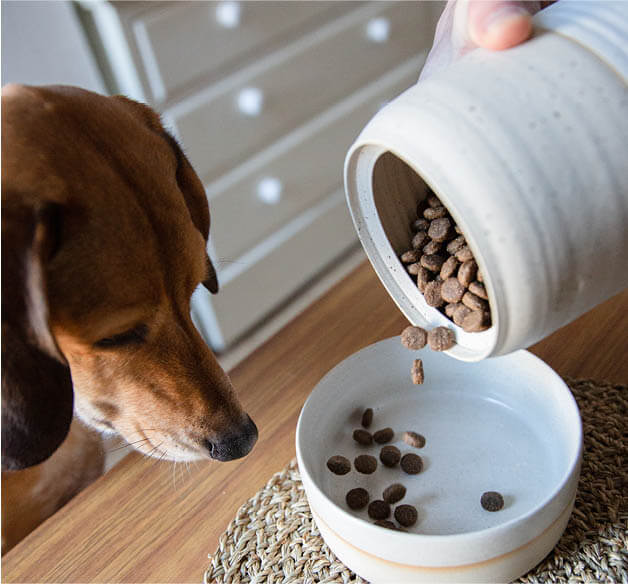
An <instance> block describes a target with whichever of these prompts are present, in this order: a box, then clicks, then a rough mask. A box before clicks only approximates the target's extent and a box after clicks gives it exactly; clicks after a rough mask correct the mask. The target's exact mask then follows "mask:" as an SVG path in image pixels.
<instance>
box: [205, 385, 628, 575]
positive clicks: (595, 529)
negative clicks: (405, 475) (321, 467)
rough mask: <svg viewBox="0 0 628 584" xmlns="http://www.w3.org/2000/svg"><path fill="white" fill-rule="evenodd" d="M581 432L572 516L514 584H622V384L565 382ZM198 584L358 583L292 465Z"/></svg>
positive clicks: (625, 401) (625, 430) (625, 548)
mask: <svg viewBox="0 0 628 584" xmlns="http://www.w3.org/2000/svg"><path fill="white" fill-rule="evenodd" d="M568 384H569V386H570V387H571V390H572V392H573V394H574V396H575V398H576V400H577V402H578V406H579V407H580V412H581V415H582V421H583V426H584V461H583V465H582V471H581V477H580V483H579V486H578V494H577V496H576V504H575V507H574V511H573V515H572V517H571V519H570V521H569V524H568V525H567V529H566V531H565V533H564V534H563V536H562V538H561V539H560V541H559V542H558V545H557V546H556V547H555V548H554V550H553V551H552V553H551V554H549V555H548V556H547V557H546V558H545V560H543V561H542V562H541V563H540V564H539V565H538V566H537V567H536V568H534V569H533V570H531V571H530V572H528V573H527V574H526V575H525V576H524V577H522V578H521V579H519V580H518V582H522V583H535V584H536V583H541V582H555V583H561V584H562V583H569V584H577V583H580V582H609V583H611V582H612V583H615V582H617V583H622V584H628V505H627V502H628V467H627V466H626V460H625V458H626V453H627V452H628V426H627V423H626V417H627V415H628V386H621V385H610V384H604V383H596V382H593V381H568ZM209 557H210V559H211V564H210V566H209V568H208V569H207V571H206V572H205V576H204V582H205V583H206V584H209V583H214V582H215V583H217V584H238V583H240V582H242V583H244V582H247V583H248V582H251V583H255V584H266V583H268V584H279V583H281V584H293V583H294V584H296V583H299V584H301V583H303V584H311V583H314V582H324V583H331V582H334V583H335V582H337V583H340V582H342V583H346V582H352V583H358V582H360V583H361V582H365V581H364V580H363V579H362V578H360V577H359V576H356V575H355V574H354V573H353V572H351V571H350V570H349V569H348V568H347V567H345V566H344V565H343V564H342V563H341V562H340V561H339V560H338V559H337V558H336V557H335V556H334V554H333V553H332V552H331V550H330V549H329V548H328V547H327V545H326V544H325V542H324V541H323V540H322V538H321V536H320V533H319V531H318V528H317V527H316V524H315V523H314V521H313V519H312V515H311V513H310V508H309V506H308V504H307V500H306V498H305V492H304V490H303V485H302V484H301V478H300V476H299V471H298V468H297V465H296V461H294V460H293V461H292V462H291V463H290V464H289V465H288V466H287V467H286V468H285V469H284V470H282V471H281V472H279V473H277V474H275V475H274V476H273V477H272V479H271V480H270V481H269V482H268V484H267V485H266V486H265V487H264V488H263V489H262V490H261V491H259V492H258V493H257V494H256V495H255V496H254V497H252V498H251V499H249V500H248V501H247V502H246V503H245V504H244V505H242V507H240V509H239V510H238V512H237V515H236V517H235V519H233V521H231V523H230V524H229V526H228V527H227V530H226V531H225V532H224V533H223V534H222V535H221V536H220V539H219V544H218V549H217V550H216V552H215V553H214V554H213V556H209Z"/></svg>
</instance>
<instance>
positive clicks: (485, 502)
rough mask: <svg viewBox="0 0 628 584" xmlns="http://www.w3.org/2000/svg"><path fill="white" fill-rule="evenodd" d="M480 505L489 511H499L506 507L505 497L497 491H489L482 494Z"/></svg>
mask: <svg viewBox="0 0 628 584" xmlns="http://www.w3.org/2000/svg"><path fill="white" fill-rule="evenodd" d="M480 504H481V505H482V507H483V508H484V509H486V510H487V511H499V510H500V509H502V508H503V506H504V497H502V495H501V493H498V492H497V491H487V492H486V493H483V494H482V497H481V498H480Z"/></svg>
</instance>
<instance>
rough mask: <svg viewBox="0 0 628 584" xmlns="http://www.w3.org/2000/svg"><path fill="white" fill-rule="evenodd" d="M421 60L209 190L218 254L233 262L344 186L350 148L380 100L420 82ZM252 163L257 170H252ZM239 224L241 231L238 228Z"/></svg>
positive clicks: (213, 241)
mask: <svg viewBox="0 0 628 584" xmlns="http://www.w3.org/2000/svg"><path fill="white" fill-rule="evenodd" d="M421 64H422V60H421V59H420V58H419V59H417V58H415V59H411V60H410V61H409V62H407V63H405V64H404V65H403V66H401V67H400V68H398V69H397V70H395V71H393V72H391V73H390V74H388V75H387V79H386V80H384V79H382V82H380V83H377V84H374V85H373V86H369V87H368V88H366V89H365V90H362V91H360V92H359V93H358V94H357V95H353V96H351V97H350V98H348V99H347V100H344V101H343V102H342V103H341V104H339V105H338V106H337V107H334V108H333V109H332V110H330V111H329V112H326V113H325V115H324V116H321V117H319V118H317V119H316V120H314V121H313V123H312V124H308V126H310V125H311V126H312V127H311V128H310V127H306V128H300V130H299V132H295V135H296V136H297V137H296V139H295V138H293V136H294V135H290V136H288V137H287V138H285V139H282V140H281V141H280V142H279V143H276V144H275V145H273V147H271V148H270V149H269V150H268V151H264V152H262V153H261V154H260V155H259V156H257V157H256V158H255V159H253V160H251V161H249V162H247V164H246V166H247V168H248V169H250V170H248V172H246V173H245V174H244V176H240V175H241V174H242V173H240V172H236V173H233V174H234V175H236V176H234V177H233V178H231V177H226V178H227V180H225V181H220V182H221V183H223V182H226V183H227V184H226V185H225V186H223V185H222V184H218V183H214V185H210V187H209V189H208V196H209V199H210V203H209V204H210V209H211V214H212V228H211V233H210V236H211V240H212V245H213V248H214V251H215V253H216V257H218V258H220V259H227V260H234V259H235V258H237V257H238V256H240V255H241V254H242V253H243V252H245V251H246V250H247V249H250V248H251V247H253V246H254V245H255V244H256V243H258V242H260V241H261V240H262V239H264V238H265V237H267V236H269V235H270V234H271V233H273V232H274V231H275V230H276V229H278V228H279V227H280V226H281V225H283V224H285V223H286V222H287V221H289V220H290V219H291V218H292V217H295V216H296V215H298V214H299V213H301V212H302V211H304V210H305V209H306V208H307V207H309V206H311V205H313V204H314V203H315V202H316V201H317V200H320V199H322V198H323V197H325V196H326V195H329V194H330V193H332V192H334V191H335V190H337V189H339V188H341V186H342V171H343V164H344V158H345V155H346V152H347V150H348V148H349V146H350V145H351V143H352V142H353V140H354V139H355V138H356V136H357V135H358V133H359V132H360V130H361V129H362V128H363V127H364V125H365V124H366V122H367V121H368V120H369V119H370V118H371V117H372V116H373V115H374V114H375V113H376V112H377V110H378V109H379V107H380V106H381V104H382V103H383V102H385V101H387V100H389V99H391V98H392V97H394V96H396V95H398V94H399V93H401V92H402V91H403V90H404V89H406V88H408V87H409V86H410V85H412V84H413V83H414V82H416V78H417V72H418V71H419V69H420V67H421ZM251 167H253V168H251ZM234 226H237V229H234Z"/></svg>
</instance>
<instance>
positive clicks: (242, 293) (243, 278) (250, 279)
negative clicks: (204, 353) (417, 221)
mask: <svg viewBox="0 0 628 584" xmlns="http://www.w3.org/2000/svg"><path fill="white" fill-rule="evenodd" d="M311 211H312V212H311V213H308V216H306V217H303V225H301V226H300V228H299V229H297V230H295V231H294V233H293V234H292V235H291V236H288V237H286V238H285V239H284V240H283V242H282V243H281V244H279V245H277V246H276V247H274V248H273V249H271V250H269V251H268V252H267V253H266V254H264V255H263V256H262V257H255V254H252V256H251V258H250V259H249V260H247V259H246V258H242V260H243V262H245V263H248V262H249V261H250V266H248V267H246V268H245V269H244V270H242V271H241V272H240V273H239V274H238V275H236V276H235V277H233V278H232V279H231V280H229V281H227V282H224V283H223V282H222V281H221V284H220V293H219V294H218V295H216V296H212V297H211V299H209V300H208V302H210V303H211V306H212V309H213V312H214V318H215V321H216V324H217V326H218V329H219V331H220V332H221V334H222V337H223V341H224V345H225V346H228V345H230V344H231V343H232V342H233V341H234V340H235V339H237V338H238V337H240V336H241V335H242V334H243V333H244V332H245V331H246V330H247V329H249V328H250V327H252V326H253V325H254V324H256V323H257V322H259V321H260V320H261V319H262V318H263V317H264V316H265V315H266V314H268V312H270V311H271V310H273V309H274V308H276V307H277V306H278V305H279V304H280V303H281V302H282V301H283V300H285V299H286V298H288V297H289V296H290V295H292V294H293V293H294V292H295V291H296V290H298V289H299V288H300V287H301V286H302V285H303V284H305V283H306V282H307V281H308V280H309V279H311V278H312V277H314V276H315V275H316V274H317V272H319V271H320V270H321V269H322V268H324V267H325V266H326V265H327V264H329V263H330V262H331V261H332V260H334V259H335V258H337V257H338V256H339V255H340V254H342V253H343V252H344V251H346V250H347V249H348V248H349V247H350V246H351V245H352V244H355V243H356V242H357V240H358V239H357V235H356V234H355V230H354V228H353V222H352V220H351V216H350V214H349V210H348V209H347V205H346V203H345V198H344V193H343V192H342V191H338V192H336V193H335V194H334V195H332V196H331V197H329V198H328V199H326V200H325V201H323V202H322V203H321V204H319V205H318V206H317V207H316V208H314V209H312V210H311Z"/></svg>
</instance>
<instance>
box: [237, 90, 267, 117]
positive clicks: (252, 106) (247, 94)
mask: <svg viewBox="0 0 628 584" xmlns="http://www.w3.org/2000/svg"><path fill="white" fill-rule="evenodd" d="M263 106H264V94H263V93H262V90H261V89H258V88H257V87H245V88H244V89H242V90H241V91H240V93H238V109H239V110H240V111H241V112H242V113H243V114H244V115H247V116H251V117H255V116H259V115H260V114H261V113H262V108H263Z"/></svg>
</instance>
